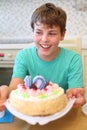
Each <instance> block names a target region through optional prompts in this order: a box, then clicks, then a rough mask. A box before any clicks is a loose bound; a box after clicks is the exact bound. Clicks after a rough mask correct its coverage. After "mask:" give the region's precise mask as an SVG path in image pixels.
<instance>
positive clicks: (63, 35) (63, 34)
mask: <svg viewBox="0 0 87 130" xmlns="http://www.w3.org/2000/svg"><path fill="white" fill-rule="evenodd" d="M65 34H66V30H65V31H64V32H63V33H62V34H61V41H63V40H64V37H65Z"/></svg>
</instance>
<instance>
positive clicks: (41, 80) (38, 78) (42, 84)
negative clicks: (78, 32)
mask: <svg viewBox="0 0 87 130" xmlns="http://www.w3.org/2000/svg"><path fill="white" fill-rule="evenodd" d="M33 83H34V84H36V86H37V88H38V89H43V88H44V87H45V84H46V80H45V78H44V77H43V76H40V75H39V76H36V77H35V78H34V79H33Z"/></svg>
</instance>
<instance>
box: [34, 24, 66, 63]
mask: <svg viewBox="0 0 87 130" xmlns="http://www.w3.org/2000/svg"><path fill="white" fill-rule="evenodd" d="M64 35H65V33H64V34H61V31H60V28H59V27H58V26H52V27H49V26H47V25H45V24H42V23H40V22H37V23H36V24H34V41H35V43H36V47H37V53H38V55H39V57H40V58H41V59H44V60H45V59H47V58H48V60H52V59H53V58H55V57H56V56H57V55H58V53H59V48H58V45H59V42H60V41H61V40H63V39H64Z"/></svg>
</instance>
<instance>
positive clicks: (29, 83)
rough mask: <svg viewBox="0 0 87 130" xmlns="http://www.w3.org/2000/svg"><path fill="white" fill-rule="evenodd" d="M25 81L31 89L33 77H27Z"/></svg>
mask: <svg viewBox="0 0 87 130" xmlns="http://www.w3.org/2000/svg"><path fill="white" fill-rule="evenodd" d="M24 81H25V86H26V87H30V86H31V76H29V75H27V76H26V77H25V79H24Z"/></svg>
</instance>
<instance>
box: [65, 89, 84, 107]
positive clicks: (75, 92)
mask: <svg viewBox="0 0 87 130" xmlns="http://www.w3.org/2000/svg"><path fill="white" fill-rule="evenodd" d="M84 92H85V90H84V88H71V89H68V90H67V91H66V94H67V97H68V98H69V99H70V98H72V97H75V98H76V101H75V103H74V105H73V107H74V108H77V107H80V106H82V105H84V104H85V102H86V100H85V97H84Z"/></svg>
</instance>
